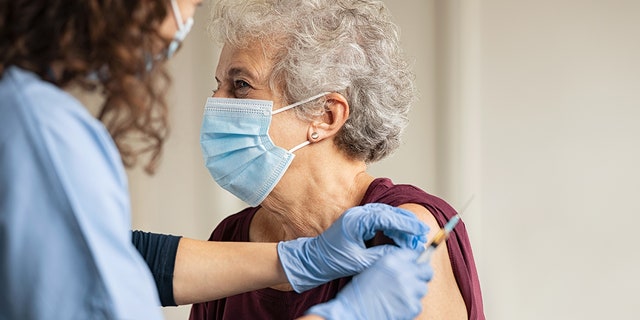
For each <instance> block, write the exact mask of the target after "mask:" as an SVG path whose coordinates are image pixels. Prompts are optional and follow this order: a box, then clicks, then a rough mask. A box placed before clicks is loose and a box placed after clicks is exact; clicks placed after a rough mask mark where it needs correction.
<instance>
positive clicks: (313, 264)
mask: <svg viewBox="0 0 640 320" xmlns="http://www.w3.org/2000/svg"><path fill="white" fill-rule="evenodd" d="M379 230H381V231H383V232H384V234H385V235H386V236H388V237H390V238H391V239H393V240H394V241H395V242H396V244H397V245H398V246H399V247H401V248H411V249H420V248H423V245H424V243H425V242H426V234H427V233H428V232H429V227H428V226H427V225H426V224H425V223H423V222H421V221H420V220H418V219H417V218H416V216H415V215H414V214H413V213H411V212H410V211H407V210H404V209H400V208H396V207H392V206H389V205H386V204H381V203H371V204H366V205H364V206H360V207H353V208H351V209H349V210H347V211H345V213H343V214H342V216H340V218H339V219H338V220H336V222H334V223H333V225H331V227H329V229H327V230H326V231H325V232H323V233H322V234H321V235H319V236H317V237H315V238H298V239H296V240H291V241H284V242H280V243H278V255H279V257H280V262H281V264H282V267H283V268H284V271H285V273H286V275H287V278H288V279H289V283H291V286H292V287H293V289H294V290H295V291H296V292H302V291H305V290H309V289H311V288H314V287H316V286H319V285H321V284H323V283H325V282H328V281H331V280H333V279H337V278H342V277H347V276H351V275H354V274H357V273H359V272H361V271H362V270H364V269H366V268H367V267H369V266H371V265H372V264H373V263H374V262H376V261H377V260H378V259H379V258H380V257H382V256H383V255H385V254H388V253H389V252H391V251H393V250H397V249H398V247H396V246H392V245H382V246H375V247H372V248H368V249H367V248H366V247H365V244H364V242H365V241H366V240H369V239H371V238H373V236H374V235H375V233H376V231H379Z"/></svg>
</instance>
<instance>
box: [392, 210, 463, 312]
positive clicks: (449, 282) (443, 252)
mask: <svg viewBox="0 0 640 320" xmlns="http://www.w3.org/2000/svg"><path fill="white" fill-rule="evenodd" d="M398 207H400V208H402V209H406V210H409V211H411V212H413V213H414V214H415V215H416V216H417V217H418V219H420V220H421V221H423V222H425V223H426V224H427V225H428V226H429V228H430V229H429V233H428V234H427V239H428V240H427V242H429V241H430V240H431V239H433V236H434V235H435V234H436V233H437V232H438V230H439V229H440V225H438V221H437V220H436V218H435V217H434V216H433V214H432V213H431V212H430V211H429V210H427V208H425V207H424V206H422V205H419V204H415V203H405V204H403V205H400V206H398ZM431 267H432V268H433V271H434V274H433V278H432V280H431V281H430V282H429V284H428V288H429V289H428V291H427V295H426V296H425V297H424V298H423V300H422V313H421V314H420V315H419V316H418V317H417V319H467V310H466V306H465V303H464V300H463V298H462V294H461V293H460V289H459V288H458V283H457V281H456V279H455V276H454V274H453V269H452V267H451V260H450V259H449V253H448V250H447V246H446V245H441V246H439V247H438V249H437V250H436V251H435V252H434V254H433V256H432V257H431Z"/></svg>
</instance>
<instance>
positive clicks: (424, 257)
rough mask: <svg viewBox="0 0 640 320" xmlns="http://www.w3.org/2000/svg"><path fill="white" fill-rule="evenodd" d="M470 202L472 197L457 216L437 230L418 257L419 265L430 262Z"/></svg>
mask: <svg viewBox="0 0 640 320" xmlns="http://www.w3.org/2000/svg"><path fill="white" fill-rule="evenodd" d="M471 200H473V196H471V198H469V200H467V203H465V205H464V206H463V207H462V210H460V211H459V212H458V214H456V215H455V216H453V217H452V218H451V219H450V220H449V221H447V223H446V224H445V225H444V227H443V228H442V229H440V230H438V233H436V235H435V236H434V237H433V240H432V241H431V242H430V243H429V244H426V245H425V247H426V248H425V250H424V251H423V252H422V253H421V254H420V256H419V257H418V260H417V261H418V262H419V263H424V262H427V261H429V260H431V255H433V252H434V251H436V249H437V248H438V246H440V244H441V243H444V242H445V241H446V240H447V238H449V233H451V231H453V228H455V226H456V225H457V224H458V222H460V215H461V214H462V213H464V211H465V210H467V208H468V207H469V204H471Z"/></svg>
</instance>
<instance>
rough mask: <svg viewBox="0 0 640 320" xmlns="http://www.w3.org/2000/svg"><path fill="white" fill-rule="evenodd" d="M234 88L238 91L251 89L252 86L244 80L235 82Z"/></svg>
mask: <svg viewBox="0 0 640 320" xmlns="http://www.w3.org/2000/svg"><path fill="white" fill-rule="evenodd" d="M233 86H234V88H236V89H243V88H250V87H251V86H250V85H249V83H247V82H246V81H244V80H236V81H234V82H233Z"/></svg>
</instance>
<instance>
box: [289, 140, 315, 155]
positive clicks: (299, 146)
mask: <svg viewBox="0 0 640 320" xmlns="http://www.w3.org/2000/svg"><path fill="white" fill-rule="evenodd" d="M309 143H311V142H309V141H308V140H307V141H305V142H303V143H301V144H299V145H297V146H295V147H293V148H292V149H291V150H289V152H290V153H294V152H296V151H298V150H300V149H301V148H302V147H306V146H308V145H309Z"/></svg>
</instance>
